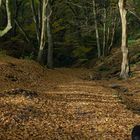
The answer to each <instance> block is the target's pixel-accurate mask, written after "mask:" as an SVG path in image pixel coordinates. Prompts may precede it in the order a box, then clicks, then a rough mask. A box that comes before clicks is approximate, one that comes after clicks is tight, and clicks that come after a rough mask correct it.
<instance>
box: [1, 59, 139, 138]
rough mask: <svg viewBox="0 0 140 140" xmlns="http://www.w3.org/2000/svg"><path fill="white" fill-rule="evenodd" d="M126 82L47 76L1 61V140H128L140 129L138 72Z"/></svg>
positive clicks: (80, 74)
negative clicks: (136, 126) (139, 125)
mask: <svg viewBox="0 0 140 140" xmlns="http://www.w3.org/2000/svg"><path fill="white" fill-rule="evenodd" d="M133 73H134V76H132V77H131V78H130V79H129V80H118V79H117V78H110V79H101V80H92V79H91V74H92V70H90V69H85V68H71V69H69V68H61V69H53V70H48V69H46V68H44V67H41V66H40V65H39V64H37V63H36V62H34V61H31V60H19V59H15V58H12V57H9V56H0V116H1V117H0V139H1V140H7V139H10V140H19V139H24V140H25V139H34V140H72V139H75V140H113V139H114V140H129V139H130V134H131V130H132V128H133V126H134V125H136V124H140V115H139V110H140V84H139V83H140V67H139V66H137V67H136V68H133Z"/></svg>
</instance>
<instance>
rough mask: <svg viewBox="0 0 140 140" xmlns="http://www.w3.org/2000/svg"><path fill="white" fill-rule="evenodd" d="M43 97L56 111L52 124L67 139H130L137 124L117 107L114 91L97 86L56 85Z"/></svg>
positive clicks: (89, 83)
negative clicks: (52, 104)
mask: <svg viewBox="0 0 140 140" xmlns="http://www.w3.org/2000/svg"><path fill="white" fill-rule="evenodd" d="M46 96H47V99H49V100H50V101H51V102H52V101H53V102H55V104H56V106H57V107H58V108H57V109H56V114H59V115H58V116H57V115H56V117H57V119H58V121H57V122H56V124H59V123H60V124H59V126H61V129H63V131H64V132H67V133H68V134H69V135H68V136H70V139H72V137H74V139H97V140H99V139H101V140H112V139H114V140H117V139H120V140H122V139H130V133H131V128H132V127H133V125H134V124H137V122H138V120H140V117H139V116H138V115H134V114H133V113H132V112H131V111H129V110H127V109H126V107H125V106H124V105H122V104H121V103H120V101H119V99H118V97H117V95H116V93H115V91H114V90H111V89H109V88H108V89H107V88H104V87H102V86H100V85H99V84H98V83H97V82H88V81H83V82H78V81H77V82H74V83H73V82H72V83H69V84H62V85H61V84H60V85H58V86H57V87H56V88H55V90H52V91H48V92H46ZM54 114H55V113H54ZM66 128H67V129H66ZM56 133H58V132H56ZM63 134H64V133H63ZM60 137H61V139H64V138H65V135H64V137H63V136H60ZM66 139H68V137H67V138H66Z"/></svg>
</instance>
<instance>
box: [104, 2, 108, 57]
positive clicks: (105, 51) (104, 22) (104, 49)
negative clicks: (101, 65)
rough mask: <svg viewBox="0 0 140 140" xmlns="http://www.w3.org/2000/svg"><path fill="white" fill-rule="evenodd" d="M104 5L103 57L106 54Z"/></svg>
mask: <svg viewBox="0 0 140 140" xmlns="http://www.w3.org/2000/svg"><path fill="white" fill-rule="evenodd" d="M106 12H107V10H106V5H105V4H104V29H103V57H104V56H105V55H106V15H107V13H106Z"/></svg>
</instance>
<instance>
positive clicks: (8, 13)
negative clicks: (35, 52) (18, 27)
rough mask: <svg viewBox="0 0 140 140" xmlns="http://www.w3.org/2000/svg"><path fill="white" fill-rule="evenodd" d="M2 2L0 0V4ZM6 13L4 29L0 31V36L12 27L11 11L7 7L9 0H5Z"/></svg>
mask: <svg viewBox="0 0 140 140" xmlns="http://www.w3.org/2000/svg"><path fill="white" fill-rule="evenodd" d="M1 4H2V0H0V6H1ZM6 14H7V26H6V27H5V29H3V30H1V31H0V36H1V37H2V36H4V35H5V34H6V33H7V32H9V31H10V30H11V29H12V24H11V11H10V8H9V0H6Z"/></svg>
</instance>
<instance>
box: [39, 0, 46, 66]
mask: <svg viewBox="0 0 140 140" xmlns="http://www.w3.org/2000/svg"><path fill="white" fill-rule="evenodd" d="M47 5H48V0H43V3H42V29H41V40H40V47H39V52H38V58H37V60H38V62H39V63H41V64H43V63H44V58H43V54H44V48H45V44H46V21H47V16H46V10H47Z"/></svg>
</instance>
